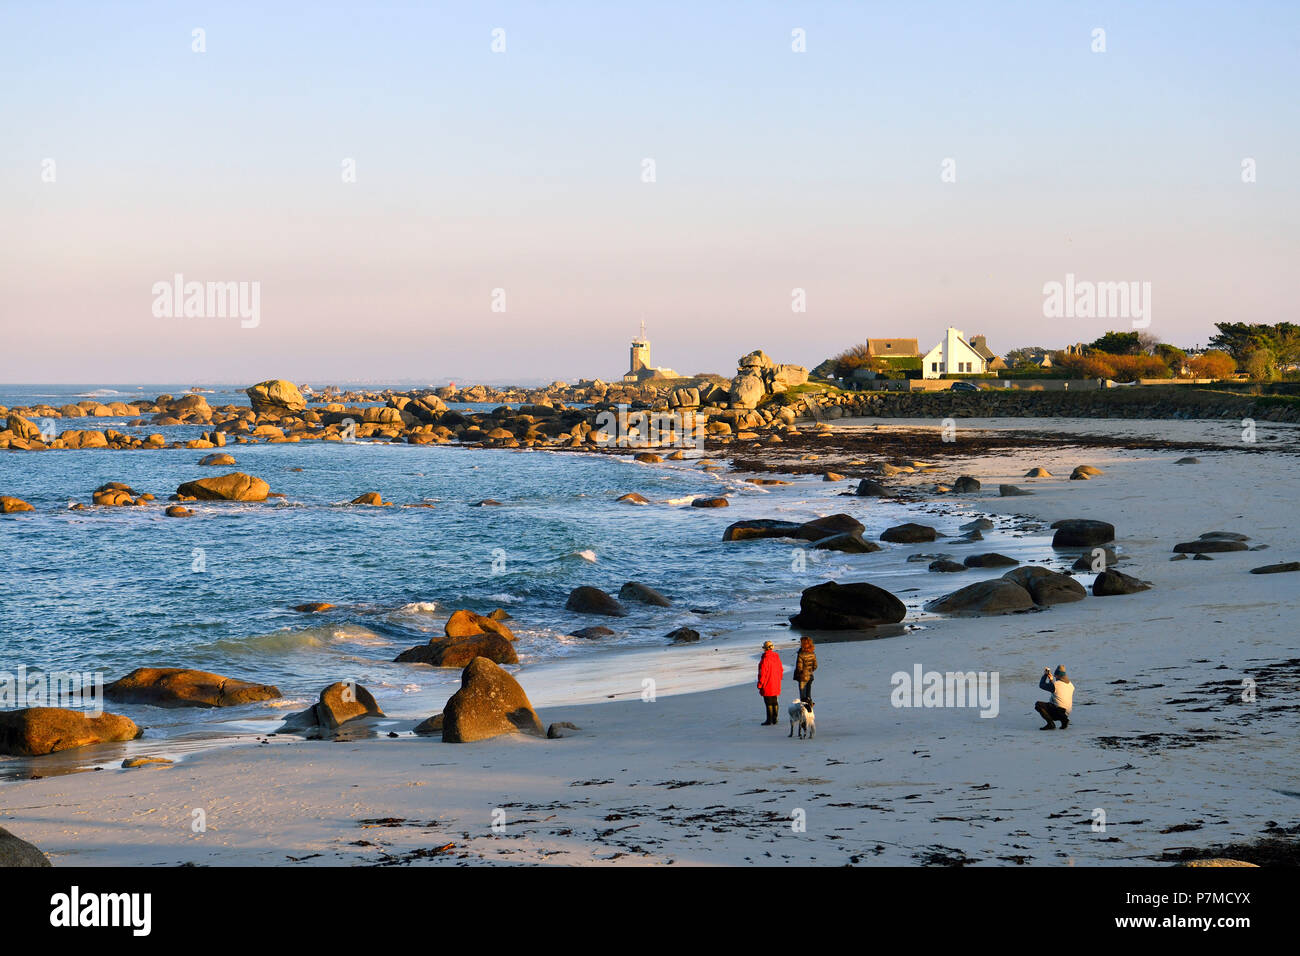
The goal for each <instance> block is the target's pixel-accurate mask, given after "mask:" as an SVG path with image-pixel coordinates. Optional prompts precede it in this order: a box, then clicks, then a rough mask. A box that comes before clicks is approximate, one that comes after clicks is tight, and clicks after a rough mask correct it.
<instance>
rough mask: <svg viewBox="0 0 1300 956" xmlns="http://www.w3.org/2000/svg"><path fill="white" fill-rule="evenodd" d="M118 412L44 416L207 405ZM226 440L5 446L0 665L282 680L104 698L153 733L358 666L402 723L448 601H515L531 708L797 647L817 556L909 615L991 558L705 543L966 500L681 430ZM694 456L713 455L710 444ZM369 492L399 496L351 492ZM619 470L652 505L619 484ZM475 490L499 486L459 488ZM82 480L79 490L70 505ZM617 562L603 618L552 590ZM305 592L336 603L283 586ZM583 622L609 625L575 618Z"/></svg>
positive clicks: (222, 399) (43, 398)
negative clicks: (261, 689)
mask: <svg viewBox="0 0 1300 956" xmlns="http://www.w3.org/2000/svg"><path fill="white" fill-rule="evenodd" d="M190 391H191V386H189V385H185V386H178V385H170V386H168V385H140V386H135V385H108V386H106V385H58V386H43V385H21V386H15V385H10V386H0V405H3V406H6V407H14V406H28V405H34V404H38V403H48V404H51V405H53V406H55V407H59V406H62V405H65V404H68V403H73V402H78V401H82V400H85V399H97V400H99V401H101V402H105V403H108V402H113V401H122V402H129V401H131V400H132V399H139V398H142V397H143V398H147V399H150V400H152V399H153V398H154V397H155V396H157V395H160V394H171V395H173V396H180V395H183V394H186V393H189V392H190ZM201 394H203V395H204V397H205V398H206V399H207V400H208V401H209V403H210V404H212V405H213V406H218V405H224V404H237V405H246V404H247V398H246V396H245V395H244V393H243V391H242V389H239V388H235V387H230V386H213V387H211V388H210V389H208V388H206V387H204V388H203V391H202V392H201ZM484 407H490V406H484ZM145 417H148V416H145ZM127 421H128V419H126V418H122V419H116V418H89V419H60V420H56V426H57V429H58V430H59V431H62V430H64V429H68V428H97V429H103V428H115V429H119V430H122V431H126V432H139V433H141V434H148V433H152V432H161V433H162V434H164V435H165V436H166V437H167V438H168V440H169V441H170V440H183V439H189V438H194V437H197V435H198V433H199V432H200V431H201V430H202V428H201V427H200V426H175V427H162V428H160V427H158V426H154V425H149V426H147V427H143V428H132V427H131V426H129V425H128V424H127ZM224 450H225V451H227V452H229V453H231V454H232V455H233V456H234V457H235V458H236V461H237V464H236V465H235V466H234V467H233V468H221V469H213V468H207V467H201V466H199V464H198V461H199V458H200V457H202V455H204V454H206V452H202V451H196V450H193V449H185V448H165V449H158V450H147V451H145V450H141V451H112V450H84V451H70V450H52V451H44V452H22V451H16V452H4V453H0V494H7V495H13V496H17V497H20V498H22V499H24V500H26V501H28V502H29V503H30V504H32V505H33V506H34V508H35V510H34V511H33V512H30V513H24V514H18V515H8V516H3V517H0V569H3V578H4V585H3V587H2V588H0V594H3V613H0V677H3V675H4V674H6V673H15V672H16V671H17V669H18V668H19V667H20V666H22V667H24V668H25V669H26V670H27V671H28V672H29V673H31V672H45V673H52V672H76V673H93V674H97V675H101V676H102V679H103V680H104V681H105V682H107V681H111V680H114V679H116V678H118V677H121V676H123V675H124V674H126V673H128V672H129V671H131V670H132V669H134V668H136V667H142V666H151V667H192V668H199V669H202V670H208V671H214V672H216V673H219V674H223V675H226V676H230V677H236V678H240V679H243V680H250V681H256V682H260V683H269V684H275V685H276V686H278V687H279V688H280V690H281V691H282V692H283V694H284V699H283V700H280V701H274V702H269V703H260V704H254V705H248V706H243V707H234V708H222V709H201V708H182V709H161V708H156V707H150V706H143V705H132V704H117V703H111V704H109V705H108V706H107V709H109V710H111V711H114V712H118V713H125V714H127V715H128V716H130V717H132V718H133V719H134V720H136V722H137V723H139V724H140V725H141V726H142V727H144V728H145V730H146V739H147V741H148V742H149V745H150V746H151V747H152V748H154V749H153V750H151V751H150V752H159V751H158V748H159V747H162V748H163V751H162V752H166V750H167V747H171V748H172V749H173V750H174V751H176V752H178V753H179V752H183V751H185V750H186V749H187V748H193V747H195V746H210V745H213V744H214V743H218V742H220V741H223V740H230V739H238V738H241V737H246V736H247V735H250V734H266V733H271V732H274V730H275V729H276V728H277V727H279V726H280V724H281V722H282V721H283V719H284V717H285V716H286V715H287V714H288V713H291V712H293V711H295V710H300V709H303V708H305V707H307V706H309V705H310V704H311V703H313V702H314V701H315V699H316V697H317V695H318V694H319V692H320V691H321V689H322V688H324V687H325V686H327V685H328V684H330V683H333V682H335V681H339V680H354V681H356V682H358V683H360V684H362V685H363V686H364V687H366V688H367V689H368V690H370V691H371V693H373V694H374V695H375V697H376V698H377V700H378V702H379V704H380V705H381V707H382V708H383V710H384V711H385V713H386V714H387V715H388V717H389V719H390V723H389V725H388V726H390V727H391V728H394V729H393V730H390V731H389V732H402V733H405V732H408V731H409V727H410V726H411V724H412V722H414V721H417V720H420V719H423V718H425V717H428V716H430V715H432V714H435V713H437V712H439V711H440V710H441V708H442V705H443V703H445V701H446V699H447V697H448V696H450V694H451V693H453V692H454V691H455V690H456V688H457V687H458V686H459V681H460V672H459V670H456V669H453V668H433V667H430V666H427V665H418V664H398V663H394V660H393V659H394V658H395V657H396V656H397V654H398V653H399V652H400V651H402V650H404V649H406V648H409V647H412V646H414V645H416V644H423V643H426V642H427V641H428V640H429V639H430V638H431V637H436V636H440V635H441V634H442V628H443V624H444V623H445V621H446V619H447V617H448V615H450V614H451V613H452V612H453V611H455V610H457V609H459V608H468V609H470V610H473V611H476V612H479V613H484V614H486V613H489V612H491V611H493V610H495V609H498V608H500V609H503V610H505V611H506V612H507V613H508V614H509V615H510V619H509V620H508V622H507V623H508V625H509V626H510V628H511V629H512V630H513V632H514V633H515V634H516V635H517V637H518V642H517V650H518V654H519V659H520V663H519V664H518V665H517V666H511V667H510V668H509V669H510V670H511V671H513V672H514V673H515V675H516V677H517V678H518V679H519V680H520V682H521V683H522V684H523V686H524V688H525V690H526V691H527V692H528V693H529V695H530V698H531V699H532V701H533V703H534V704H535V705H536V706H539V707H542V706H545V705H547V704H557V703H573V702H588V701H596V700H601V699H609V698H620V697H622V698H632V697H637V696H642V697H644V695H645V693H646V687H647V686H651V687H652V688H655V691H654V692H657V693H659V694H667V693H682V692H691V691H699V690H707V689H711V688H714V687H718V686H725V685H729V684H738V683H743V682H747V681H750V680H752V679H753V676H754V663H755V662H756V661H757V658H758V655H759V651H760V648H761V645H762V642H763V640H768V639H770V640H773V641H775V642H777V643H778V646H780V647H789V646H793V644H792V642H793V641H794V640H795V639H796V637H797V635H795V634H793V633H792V632H791V630H790V628H789V621H788V619H789V615H791V614H793V613H794V612H795V611H797V610H798V604H799V595H800V593H801V592H802V590H803V589H804V588H807V587H810V586H812V585H814V584H817V583H820V582H821V581H824V580H832V579H834V580H841V581H848V580H870V581H872V582H873V583H877V584H879V585H880V586H882V587H886V588H889V589H891V590H895V593H898V594H899V596H900V597H902V598H903V599H904V600H905V602H906V603H907V604H908V608H909V615H908V619H907V622H906V627H907V628H912V629H915V628H923V627H925V626H926V622H927V620H928V619H930V618H929V616H927V614H926V613H925V611H924V609H923V604H924V602H925V601H926V600H928V599H929V598H931V597H934V596H937V595H938V594H940V593H943V592H944V591H946V590H951V589H953V588H954V587H955V586H959V585H962V584H968V583H971V581H973V580H978V579H980V578H982V577H993V576H996V575H997V574H998V573H1000V572H999V571H995V570H990V571H974V572H970V573H968V574H963V575H961V576H960V577H961V578H962V580H961V581H960V582H959V583H958V584H954V582H953V581H952V580H951V579H952V578H953V577H955V576H953V575H936V574H930V575H928V576H927V575H924V574H921V575H918V574H917V572H918V571H920V572H924V570H925V564H924V563H919V564H918V563H917V562H916V561H915V560H914V561H911V562H908V561H907V560H906V559H907V557H908V556H912V555H916V554H925V553H927V552H937V551H941V550H943V543H942V541H940V542H937V543H934V544H931V545H921V546H911V547H895V546H888V545H887V546H885V550H883V551H881V552H879V553H875V554H867V555H856V554H841V553H838V552H819V551H812V550H809V549H808V548H807V547H806V545H805V544H802V543H798V542H792V541H788V540H757V541H746V542H730V543H728V542H724V541H723V540H722V539H723V531H724V529H725V528H726V526H727V525H728V524H730V523H732V522H734V521H737V520H739V519H744V518H759V517H764V518H781V519H787V520H795V519H801V520H806V519H811V518H814V517H818V516H821V515H827V514H833V513H836V512H847V513H849V514H851V515H853V516H854V517H856V518H857V519H858V520H859V521H861V522H863V523H864V524H865V525H866V528H867V530H866V532H865V534H866V536H867V537H869V538H878V536H879V534H880V532H881V531H883V530H884V529H885V528H886V527H888V526H890V525H894V524H899V523H902V522H905V521H913V520H915V521H920V522H922V523H927V524H932V525H934V526H935V527H937V528H938V529H939V530H940V531H941V532H942V533H944V534H949V535H955V534H957V533H959V532H958V530H957V528H958V525H960V524H961V523H963V522H965V521H969V520H970V519H971V518H972V517H976V516H980V513H979V512H978V511H977V510H974V509H973V507H972V506H971V505H969V504H965V503H961V502H958V501H957V499H952V500H953V503H952V504H946V503H945V504H944V505H942V506H939V505H935V504H934V503H929V504H926V503H916V502H913V503H905V502H887V501H880V500H877V499H867V498H856V497H854V496H852V495H849V494H847V492H849V491H850V489H851V487H852V483H851V482H839V483H831V482H823V481H821V480H820V477H816V478H813V477H810V476H801V477H798V478H796V477H795V476H786V477H788V478H789V480H790V481H791V484H788V485H755V484H752V483H750V482H748V481H746V479H747V478H750V477H753V476H752V475H747V474H741V473H736V472H732V471H729V470H727V469H726V468H725V467H724V468H721V469H719V470H708V469H707V468H706V466H705V465H704V463H702V462H701V460H700V458H701V456H700V454H699V453H698V452H691V453H690V455H691V456H692V457H689V458H687V459H686V460H684V461H679V462H671V461H668V462H665V463H663V464H661V465H643V464H639V463H636V462H634V461H633V460H632V459H631V457H629V456H618V455H609V454H594V453H592V454H588V453H578V452H568V451H565V452H547V451H535V450H534V451H529V450H509V449H487V448H467V447H459V446H455V445H407V444H395V443H391V442H356V443H339V442H313V441H303V442H298V443H284V444H252V445H231V446H227V448H226V449H224ZM712 460H713V461H714V463H715V464H716V465H722V466H725V465H726V460H725V458H722V457H718V456H717V454H716V453H715V454H714V455H713V458H712ZM231 470H238V471H244V472H248V473H250V474H253V475H256V476H258V477H260V478H263V479H264V480H266V481H267V482H269V484H270V486H271V489H272V491H273V492H279V493H282V494H283V495H284V496H285V497H283V498H280V499H273V500H271V501H269V502H267V503H257V504H239V503H224V502H223V503H206V502H195V503H191V504H189V505H188V507H189V508H190V509H191V510H193V511H194V512H195V516H194V517H192V518H188V519H174V518H166V517H164V515H163V508H164V506H165V505H166V503H167V502H166V499H167V497H168V496H169V495H171V494H173V493H174V492H175V491H176V488H177V486H178V485H180V484H181V483H183V482H185V481H189V480H192V479H195V478H199V477H204V476H210V475H212V474H221V473H225V472H226V471H231ZM768 477H773V476H768ZM774 477H782V476H779V475H777V476H774ZM110 481H116V482H125V483H126V484H128V485H130V486H131V487H132V488H133V489H135V490H136V491H137V492H150V493H152V494H153V495H155V496H156V498H157V499H158V500H157V501H156V502H155V503H154V504H152V505H151V506H148V507H117V508H99V507H89V506H90V504H91V493H92V492H93V491H94V489H95V488H97V487H98V486H100V485H102V484H104V483H105V482H110ZM370 491H378V492H380V494H381V495H382V496H383V498H384V500H385V501H392V502H394V505H393V506H392V507H365V506H353V505H350V504H349V502H350V501H351V500H352V499H353V498H355V497H357V496H358V495H360V494H362V493H364V492H370ZM628 492H637V493H639V494H641V495H643V496H644V497H646V498H647V499H649V501H650V504H648V505H629V504H626V503H620V502H618V501H617V500H616V499H617V498H619V497H620V496H621V495H624V494H627V493H628ZM717 495H727V496H729V498H730V506H729V507H726V508H694V507H691V506H690V503H691V501H692V500H694V499H695V498H698V497H711V496H717ZM484 499H493V500H496V501H498V502H500V503H501V504H500V506H478V504H477V503H478V502H480V501H483V500H484ZM76 502H81V503H83V504H85V505H87V506H88V509H87V510H70V509H69V506H70V505H72V504H74V503H76ZM416 505H427V506H430V507H414V506H416ZM989 517H993V520H995V521H996V522H998V523H999V526H1000V528H1002V529H1003V533H1001V534H999V533H998V532H986V535H987V536H989V537H990V539H991V540H990V541H989V547H988V548H987V549H985V550H997V551H1000V552H1002V553H1005V554H1009V555H1012V556H1014V557H1019V558H1021V559H1022V560H1025V561H1047V560H1049V559H1050V557H1051V551H1050V544H1049V538H1048V537H1047V533H1045V532H1043V531H1041V530H1036V529H1032V528H1031V529H1028V530H1026V529H1024V528H1023V527H1019V526H1017V525H1016V523H1015V522H1014V521H1008V519H1006V518H1000V517H996V516H989ZM936 579H948V580H942V581H940V580H936ZM628 581H639V582H642V583H644V584H647V585H649V586H650V587H652V588H655V589H656V590H658V591H660V592H661V593H662V594H664V595H665V596H667V597H668V598H669V599H670V601H671V602H672V606H671V607H666V608H665V607H650V606H646V605H641V604H636V603H629V604H628V605H627V606H628V608H629V611H630V613H629V615H628V616H627V617H623V618H599V617H594V616H589V615H583V614H578V613H574V612H572V611H568V610H566V609H565V601H566V598H567V596H568V594H569V592H570V591H571V590H572V589H573V588H575V587H577V586H579V585H593V586H596V587H599V588H602V589H604V590H606V591H608V592H610V593H611V594H615V595H616V594H617V593H618V591H619V588H620V587H621V586H622V585H623V584H624V583H625V582H628ZM308 602H328V603H330V604H333V605H335V609H334V610H331V611H328V612H325V613H320V614H304V613H300V612H297V611H294V610H293V608H294V606H295V605H300V604H304V603H308ZM591 625H604V626H607V627H610V628H612V629H613V630H614V632H615V633H614V634H613V635H611V636H608V637H604V638H600V639H598V640H588V639H583V638H577V637H573V636H571V635H572V632H573V631H575V630H576V629H579V628H583V627H588V626H591ZM679 627H689V628H692V629H695V630H697V631H699V632H700V634H701V635H702V640H701V641H700V642H699V643H698V644H692V645H688V646H671V645H670V643H669V642H668V640H667V637H666V635H668V634H669V633H670V632H671V631H673V630H674V629H676V628H679ZM647 680H649V681H650V684H649V685H647ZM0 706H3V705H0ZM384 727H385V725H380V727H379V728H378V730H379V731H381V732H382V731H383V730H384ZM5 759H6V758H0V764H3V761H4V760H5ZM3 775H4V772H3V766H0V776H3Z"/></svg>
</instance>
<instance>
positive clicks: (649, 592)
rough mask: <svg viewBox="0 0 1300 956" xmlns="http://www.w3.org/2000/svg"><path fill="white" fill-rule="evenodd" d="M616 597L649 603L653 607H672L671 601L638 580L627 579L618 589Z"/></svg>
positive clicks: (622, 599)
mask: <svg viewBox="0 0 1300 956" xmlns="http://www.w3.org/2000/svg"><path fill="white" fill-rule="evenodd" d="M618 598H619V600H620V601H636V602H637V603H639V604H650V605H653V606H654V607H672V604H673V602H672V601H670V600H668V599H667V598H666V597H664V596H663V595H662V594H660V593H659V592H658V591H656V590H655V589H654V588H652V587H650V586H649V585H648V584H642V583H641V582H640V581H628V582H627V584H624V585H623V586H622V587H621V588H619V589H618Z"/></svg>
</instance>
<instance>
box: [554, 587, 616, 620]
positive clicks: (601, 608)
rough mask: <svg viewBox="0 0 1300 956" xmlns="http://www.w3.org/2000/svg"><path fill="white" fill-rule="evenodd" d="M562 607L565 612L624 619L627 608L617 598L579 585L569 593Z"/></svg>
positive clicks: (599, 590)
mask: <svg viewBox="0 0 1300 956" xmlns="http://www.w3.org/2000/svg"><path fill="white" fill-rule="evenodd" d="M564 606H565V608H566V609H567V610H570V611H577V612H578V613H580V614H604V615H606V616H608V617H626V616H627V608H625V607H624V606H623V605H622V603H620V602H619V601H618V599H617V598H614V597H612V596H611V595H609V594H606V593H605V592H604V591H602V590H601V589H600V588H594V587H590V586H588V585H585V584H584V585H581V586H580V587H576V588H574V589H573V590H572V591H570V592H569V599H568V600H567V601H565V603H564Z"/></svg>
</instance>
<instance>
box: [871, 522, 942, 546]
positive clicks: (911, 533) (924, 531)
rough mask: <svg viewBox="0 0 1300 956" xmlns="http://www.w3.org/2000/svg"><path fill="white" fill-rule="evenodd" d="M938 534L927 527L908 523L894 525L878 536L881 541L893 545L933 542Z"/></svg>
mask: <svg viewBox="0 0 1300 956" xmlns="http://www.w3.org/2000/svg"><path fill="white" fill-rule="evenodd" d="M938 534H939V533H938V532H937V531H935V529H934V528H931V527H930V526H929V525H924V524H916V523H915V522H913V521H909V522H907V523H906V524H899V525H894V527H892V528H886V529H885V530H884V531H882V532H881V534H880V540H881V541H889V542H891V543H893V544H917V543H920V542H923V541H933V540H934V539H935V538H936V537H938Z"/></svg>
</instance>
